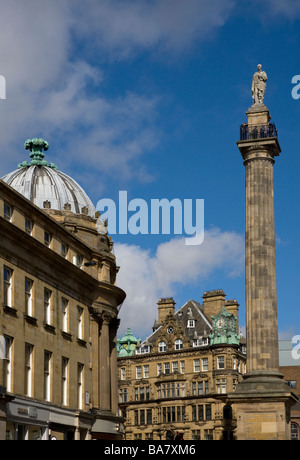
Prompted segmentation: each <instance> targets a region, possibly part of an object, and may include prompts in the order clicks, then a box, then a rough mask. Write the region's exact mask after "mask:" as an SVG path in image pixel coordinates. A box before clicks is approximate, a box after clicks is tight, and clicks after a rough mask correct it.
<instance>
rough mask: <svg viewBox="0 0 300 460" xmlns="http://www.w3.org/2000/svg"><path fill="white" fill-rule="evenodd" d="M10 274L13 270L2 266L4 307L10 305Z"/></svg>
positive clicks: (11, 274)
mask: <svg viewBox="0 0 300 460" xmlns="http://www.w3.org/2000/svg"><path fill="white" fill-rule="evenodd" d="M12 276H13V271H12V270H11V269H10V268H6V267H4V273H3V277H4V289H3V291H4V292H3V294H4V299H3V300H4V305H5V306H6V307H12Z"/></svg>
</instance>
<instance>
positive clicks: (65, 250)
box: [60, 243, 68, 259]
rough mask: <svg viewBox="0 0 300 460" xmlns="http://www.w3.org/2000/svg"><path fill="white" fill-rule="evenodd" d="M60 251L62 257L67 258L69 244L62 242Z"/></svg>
mask: <svg viewBox="0 0 300 460" xmlns="http://www.w3.org/2000/svg"><path fill="white" fill-rule="evenodd" d="M60 253H61V255H62V257H63V258H64V259H66V258H67V255H68V246H67V245H66V244H64V243H62V244H61V247H60Z"/></svg>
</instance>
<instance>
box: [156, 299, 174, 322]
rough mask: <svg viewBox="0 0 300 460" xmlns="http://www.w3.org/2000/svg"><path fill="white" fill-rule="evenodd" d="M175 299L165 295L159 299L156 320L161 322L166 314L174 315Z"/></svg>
mask: <svg viewBox="0 0 300 460" xmlns="http://www.w3.org/2000/svg"><path fill="white" fill-rule="evenodd" d="M175 304H176V303H175V301H174V299H173V297H167V298H165V299H159V301H158V302H157V305H158V322H159V324H162V323H164V322H165V320H166V318H167V316H168V315H174V313H175Z"/></svg>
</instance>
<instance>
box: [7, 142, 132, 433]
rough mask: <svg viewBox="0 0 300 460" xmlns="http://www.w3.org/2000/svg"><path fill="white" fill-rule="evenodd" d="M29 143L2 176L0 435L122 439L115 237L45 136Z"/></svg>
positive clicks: (120, 296)
mask: <svg viewBox="0 0 300 460" xmlns="http://www.w3.org/2000/svg"><path fill="white" fill-rule="evenodd" d="M25 147H26V148H29V149H30V157H31V162H30V163H27V162H24V163H23V164H21V165H19V166H20V167H19V169H18V170H16V171H14V172H13V173H11V174H8V175H7V176H5V177H4V178H3V180H1V181H0V284H1V290H0V358H1V359H0V438H1V439H7V440H24V439H25V440H27V439H28V440H32V439H43V440H46V439H59V440H60V439H77V440H79V439H82V440H83V439H84V440H88V439H103V438H104V439H119V438H120V437H121V434H120V431H121V428H122V419H121V418H120V417H119V415H118V414H119V412H118V394H117V346H116V345H117V338H116V334H117V329H118V325H119V320H118V307H119V306H120V305H121V304H122V302H123V301H124V299H125V293H124V292H123V291H122V290H121V289H120V288H118V287H117V286H116V274H117V271H118V267H117V266H116V260H115V256H114V255H113V253H112V247H113V242H112V241H111V239H110V237H109V236H108V235H107V232H106V228H105V225H104V224H103V223H102V222H101V221H100V216H99V215H98V214H97V213H96V210H95V208H94V207H93V205H92V203H91V201H90V200H89V198H88V197H87V196H86V194H85V193H84V191H83V190H82V189H81V188H80V186H79V185H78V184H77V183H76V182H75V181H73V179H71V178H69V177H68V176H66V175H64V174H63V173H61V172H59V171H58V170H57V168H56V167H55V166H54V165H52V164H51V165H48V164H47V163H46V162H45V160H44V153H43V149H45V150H46V149H47V143H45V141H43V140H42V139H33V140H31V141H28V142H27V143H26V144H25ZM25 163H26V164H25Z"/></svg>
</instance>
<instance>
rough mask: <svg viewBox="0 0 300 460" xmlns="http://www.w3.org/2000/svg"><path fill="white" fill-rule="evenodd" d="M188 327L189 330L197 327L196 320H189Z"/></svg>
mask: <svg viewBox="0 0 300 460" xmlns="http://www.w3.org/2000/svg"><path fill="white" fill-rule="evenodd" d="M187 327H188V328H193V327H195V320H194V319H189V320H188V322H187Z"/></svg>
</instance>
